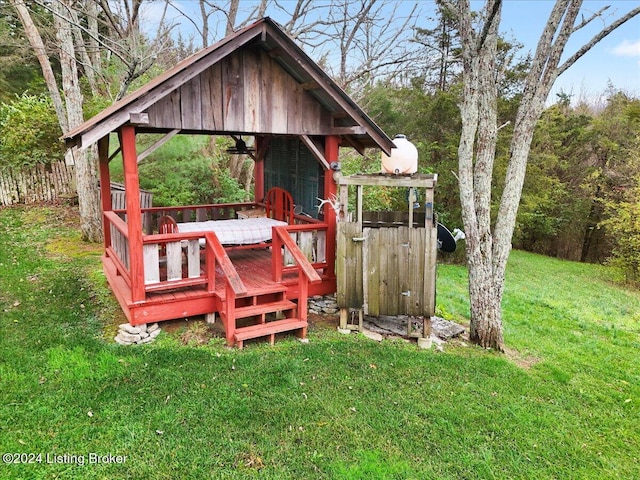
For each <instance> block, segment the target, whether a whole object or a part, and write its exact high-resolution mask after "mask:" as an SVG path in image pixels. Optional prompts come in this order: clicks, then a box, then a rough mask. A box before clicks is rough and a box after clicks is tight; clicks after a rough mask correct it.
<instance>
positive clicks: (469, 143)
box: [458, 1, 504, 351]
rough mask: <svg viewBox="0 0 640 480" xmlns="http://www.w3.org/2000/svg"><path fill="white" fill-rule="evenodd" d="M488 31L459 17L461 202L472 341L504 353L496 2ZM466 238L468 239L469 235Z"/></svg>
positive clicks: (490, 9)
mask: <svg viewBox="0 0 640 480" xmlns="http://www.w3.org/2000/svg"><path fill="white" fill-rule="evenodd" d="M485 12H488V13H486V16H487V18H488V19H489V20H487V22H488V23H487V27H486V29H485V31H484V32H482V35H477V34H476V32H474V31H473V28H472V25H471V22H472V19H471V15H470V14H467V13H469V12H468V11H467V12H463V15H461V37H462V41H463V44H464V45H465V46H467V47H468V48H466V49H465V51H464V53H463V65H464V74H463V75H464V98H463V101H462V104H461V106H460V109H461V113H462V135H461V139H460V147H459V150H458V162H459V167H458V168H459V179H460V200H461V205H462V216H463V222H464V227H465V232H467V265H468V269H469V296H470V299H471V320H472V321H471V328H470V339H471V341H473V342H475V343H478V344H479V345H482V346H483V347H490V348H495V349H497V350H500V351H502V350H503V349H504V339H503V336H502V315H501V302H502V289H501V288H500V286H499V285H498V284H497V282H496V281H495V280H496V278H495V271H494V262H493V248H494V245H493V243H494V242H493V236H492V233H491V180H492V175H493V162H494V158H495V149H496V140H497V97H498V89H497V83H496V81H495V78H494V72H495V62H496V55H497V44H498V43H497V41H498V25H499V23H500V2H499V1H498V2H497V3H496V2H489V3H488V5H487V8H486V10H485ZM469 234H470V235H469Z"/></svg>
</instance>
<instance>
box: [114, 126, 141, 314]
mask: <svg viewBox="0 0 640 480" xmlns="http://www.w3.org/2000/svg"><path fill="white" fill-rule="evenodd" d="M119 133H120V146H121V148H122V159H123V163H124V191H125V195H126V200H127V227H128V234H129V275H130V277H131V299H132V300H133V301H134V302H141V301H144V299H145V288H144V263H143V255H142V214H141V213H140V184H139V181H140V178H139V176H138V154H137V152H136V129H135V127H133V126H131V125H125V126H123V127H122V128H121V129H120V132H119Z"/></svg>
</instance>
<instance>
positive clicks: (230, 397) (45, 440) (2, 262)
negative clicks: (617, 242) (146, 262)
mask: <svg viewBox="0 0 640 480" xmlns="http://www.w3.org/2000/svg"><path fill="white" fill-rule="evenodd" d="M68 220H70V219H69V218H68V211H66V210H64V209H58V208H55V209H10V210H2V211H0V236H1V237H0V329H1V330H0V452H1V453H5V452H24V453H42V454H43V455H44V456H43V457H42V463H36V464H31V465H4V464H0V478H2V479H4V478H7V479H8V478H12V479H15V478H57V477H58V476H59V477H63V478H83V479H92V478H141V479H142V478H145V479H156V478H157V479H162V478H253V477H256V478H258V477H259V478H273V479H285V478H328V479H333V478H353V479H356V478H357V479H359V478H385V479H386V478H398V479H405V478H420V479H422V478H451V479H459V478H469V479H472V478H505V479H507V478H508V479H512V478H535V479H538V478H593V479H603V478H625V479H626V478H639V477H640V465H639V464H638V452H639V451H640V431H639V429H638V428H637V426H638V424H639V420H640V368H639V367H640V361H639V358H640V357H639V355H638V354H639V351H640V295H638V294H637V292H629V291H626V290H624V289H621V288H619V287H616V286H614V285H611V284H609V283H608V281H607V277H606V275H607V271H606V270H605V269H603V268H600V267H596V266H592V265H581V264H575V263H569V262H562V261H557V260H553V259H548V258H544V257H539V256H534V255H530V254H525V253H522V252H514V253H513V255H512V259H511V261H510V265H509V270H508V277H507V285H506V293H505V302H504V310H505V314H504V317H505V337H506V341H507V344H508V346H509V347H510V352H509V354H507V355H496V354H494V353H492V352H486V351H483V350H480V349H478V348H475V347H470V346H464V345H461V344H456V345H448V346H446V347H445V353H438V352H435V351H421V350H418V349H417V348H416V347H415V344H407V343H405V342H402V341H384V342H383V343H382V344H378V343H375V342H371V341H368V340H367V339H364V338H363V337H361V336H358V335H352V336H347V337H345V336H342V335H340V334H338V333H336V332H335V329H333V328H329V327H326V326H325V327H323V326H321V325H318V326H315V327H314V328H311V329H310V333H309V338H310V343H309V344H307V345H303V344H300V343H298V342H296V341H294V340H288V339H286V340H282V341H279V342H278V343H277V344H276V345H275V346H274V347H269V346H266V345H251V346H249V348H246V349H245V350H244V351H237V350H229V349H227V348H225V347H224V346H223V342H222V341H221V340H214V341H212V343H211V344H210V345H208V346H205V347H193V346H183V345H182V344H181V343H180V342H179V341H178V339H177V338H176V336H175V335H168V334H166V333H163V334H162V335H161V336H160V337H159V339H158V341H156V342H155V343H154V344H152V345H149V346H144V347H120V346H118V345H116V344H114V343H113V342H112V341H111V339H112V336H113V335H112V332H109V333H108V334H105V333H104V332H105V330H107V331H109V327H108V324H110V323H112V320H111V319H110V318H111V317H112V316H113V314H114V312H116V311H117V305H114V302H113V300H112V298H111V297H110V296H109V294H108V291H107V290H106V289H105V286H104V280H103V278H102V276H101V273H100V267H99V265H98V255H99V251H98V250H97V249H91V248H86V247H83V246H82V245H80V243H79V241H78V234H77V232H76V230H75V229H73V228H69V227H65V226H60V225H61V224H62V225H65V224H67V223H68ZM71 220H72V219H71ZM438 282H439V284H438V306H439V309H440V311H441V312H444V313H446V315H447V316H449V317H450V318H455V319H457V320H460V321H462V322H464V321H466V316H467V315H468V313H467V312H468V302H467V300H466V298H465V297H466V293H465V292H466V286H465V282H466V275H465V271H464V269H463V268H461V267H456V266H449V265H442V266H440V267H439V278H438ZM92 452H95V453H98V454H101V455H106V454H112V455H126V456H127V459H126V463H125V464H124V465H117V464H99V465H84V466H80V465H72V464H64V463H53V464H52V463H49V464H47V463H46V460H47V458H46V454H50V455H52V454H58V455H62V454H69V455H71V454H73V455H88V454H89V453H92ZM86 458H87V460H88V457H86ZM50 459H51V457H50Z"/></svg>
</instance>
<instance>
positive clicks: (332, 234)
mask: <svg viewBox="0 0 640 480" xmlns="http://www.w3.org/2000/svg"><path fill="white" fill-rule="evenodd" d="M339 150H340V137H338V136H336V135H329V136H327V137H326V139H325V147H324V153H325V158H326V159H327V162H328V163H329V165H331V163H333V162H338V160H339V153H340V152H339ZM337 192H338V186H337V185H336V182H335V181H334V180H333V171H331V170H326V171H325V172H324V198H331V196H332V195H337ZM324 221H325V223H326V224H327V225H329V228H328V229H327V270H326V271H327V272H329V275H334V274H335V266H336V222H337V218H336V213H335V212H334V210H333V208H326V207H325V209H324Z"/></svg>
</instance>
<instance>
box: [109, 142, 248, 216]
mask: <svg viewBox="0 0 640 480" xmlns="http://www.w3.org/2000/svg"><path fill="white" fill-rule="evenodd" d="M156 140H157V138H154V137H151V136H150V137H149V138H145V136H141V138H140V144H141V145H143V147H142V149H144V145H145V144H147V143H148V144H151V143H153V142H154V141H156ZM209 142H210V139H209V137H206V136H188V135H177V136H176V137H174V138H172V139H171V140H170V141H169V142H167V143H166V144H165V145H163V146H162V148H160V149H158V150H157V151H156V152H154V153H153V154H151V155H150V156H149V157H148V159H146V160H145V161H144V162H142V163H140V165H139V167H138V168H139V173H140V187H141V188H143V189H145V190H149V191H151V192H153V205H154V206H174V205H203V204H210V203H227V202H229V203H232V202H243V201H246V200H247V198H246V197H247V192H246V191H245V190H244V188H242V186H241V185H240V184H239V183H238V181H237V180H236V179H234V178H233V176H232V175H231V173H230V172H229V169H228V168H227V167H226V166H224V165H225V162H224V159H223V158H222V156H224V155H226V154H225V153H222V151H219V150H216V151H215V152H212V151H211V149H210V146H209ZM111 176H112V179H113V180H114V181H122V163H121V161H119V160H114V161H113V162H112V167H111Z"/></svg>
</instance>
